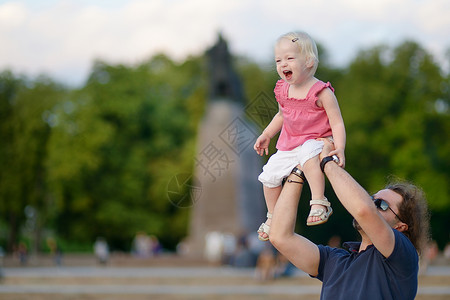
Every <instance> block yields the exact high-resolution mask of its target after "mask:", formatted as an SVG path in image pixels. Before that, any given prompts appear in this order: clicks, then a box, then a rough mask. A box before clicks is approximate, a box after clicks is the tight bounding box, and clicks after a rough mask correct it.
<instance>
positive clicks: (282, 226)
mask: <svg viewBox="0 0 450 300" xmlns="http://www.w3.org/2000/svg"><path fill="white" fill-rule="evenodd" d="M323 141H324V143H325V146H324V149H323V151H322V153H321V154H320V156H319V158H320V160H321V162H322V163H321V167H322V169H323V171H324V173H325V175H326V176H327V177H328V180H329V181H330V183H331V185H332V187H333V189H334V191H335V193H336V195H337V197H338V199H339V200H340V201H341V203H342V205H343V206H344V207H345V208H346V209H347V211H348V212H349V213H350V214H351V215H352V216H353V217H354V221H353V225H354V227H355V229H357V230H358V232H359V233H360V234H361V243H346V244H347V245H349V246H350V252H349V251H346V250H343V249H339V248H331V247H327V246H322V245H316V244H314V243H313V242H311V241H309V240H308V239H306V238H305V237H303V236H300V235H297V234H295V233H294V227H295V222H296V215H297V207H298V201H299V200H298V199H299V198H300V194H301V190H302V186H303V181H304V176H302V175H303V174H299V173H300V172H298V173H297V174H295V172H293V174H291V175H290V176H289V177H288V180H287V181H286V184H285V185H284V187H283V191H282V193H281V195H280V197H279V199H278V201H277V204H276V206H275V209H274V212H273V219H272V225H271V231H270V235H269V238H270V241H271V242H272V244H273V245H274V246H275V247H276V248H277V249H278V251H280V253H281V254H283V255H284V256H285V257H287V258H288V259H289V260H290V261H291V262H292V263H293V264H294V265H296V266H297V267H298V268H299V269H301V270H303V271H305V272H306V273H308V274H310V276H312V277H315V278H317V279H319V280H321V281H322V282H323V285H322V292H321V299H333V300H336V299H346V300H347V299H365V300H366V299H394V300H399V299H414V297H415V296H416V293H417V275H418V260H419V257H418V252H419V254H420V252H421V249H422V246H423V245H424V244H425V242H426V241H427V237H428V226H429V225H428V212H427V206H426V201H425V198H424V195H423V193H422V192H421V191H420V190H419V189H418V188H417V187H415V186H413V185H410V184H405V183H401V184H395V185H391V186H388V187H386V188H385V189H383V190H381V191H379V192H377V193H376V194H375V195H373V196H372V197H371V196H370V195H369V194H368V193H367V192H366V191H365V190H364V189H363V188H362V187H361V186H360V185H359V184H358V183H357V182H356V181H355V180H354V179H353V178H352V177H351V176H350V174H349V173H347V172H346V171H345V170H344V169H342V168H341V167H339V165H338V164H337V163H336V162H335V161H334V160H333V158H331V157H330V156H328V153H330V152H331V150H332V149H333V145H332V144H331V143H330V142H328V140H323ZM344 245H345V244H344Z"/></svg>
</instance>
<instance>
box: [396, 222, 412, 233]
mask: <svg viewBox="0 0 450 300" xmlns="http://www.w3.org/2000/svg"><path fill="white" fill-rule="evenodd" d="M408 228H409V227H408V224H406V223H403V222H399V223H397V225H395V227H394V229H397V230H398V231H400V232H405V231H408Z"/></svg>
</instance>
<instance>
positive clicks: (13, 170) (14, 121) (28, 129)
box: [0, 71, 66, 251]
mask: <svg viewBox="0 0 450 300" xmlns="http://www.w3.org/2000/svg"><path fill="white" fill-rule="evenodd" d="M65 93H66V92H65V90H64V89H63V88H62V87H60V86H58V85H56V84H55V83H54V82H52V81H51V80H50V79H48V78H45V77H39V78H37V79H36V80H34V81H29V80H27V79H26V78H18V77H15V76H14V75H13V74H12V73H11V72H8V71H6V72H3V73H2V74H1V75H0V105H1V107H0V114H1V117H0V136H1V139H2V146H1V147H0V169H1V172H0V214H1V217H2V219H3V220H5V223H6V224H7V231H8V236H7V249H8V250H11V249H12V248H13V246H14V245H15V244H16V243H17V242H18V239H19V230H20V229H21V225H22V224H23V222H24V221H25V217H26V216H25V212H27V214H28V218H29V220H28V221H29V222H28V229H29V233H30V236H29V238H31V240H32V241H34V243H33V244H32V246H33V248H34V249H32V250H34V251H36V250H37V249H38V248H39V241H40V235H41V232H42V229H43V226H44V223H45V222H46V219H47V218H48V217H49V214H51V211H49V207H48V201H49V198H48V197H47V196H48V195H47V187H46V183H45V177H46V172H47V170H46V168H45V166H44V165H43V162H44V160H45V157H46V153H47V151H46V147H47V143H48V138H49V136H50V125H49V123H51V122H52V120H51V118H50V115H49V114H48V112H49V110H50V109H51V107H52V106H53V105H54V104H55V103H57V102H58V101H59V99H61V98H62V97H64V95H65ZM25 208H27V209H25Z"/></svg>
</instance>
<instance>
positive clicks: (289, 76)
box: [283, 71, 292, 80]
mask: <svg viewBox="0 0 450 300" xmlns="http://www.w3.org/2000/svg"><path fill="white" fill-rule="evenodd" d="M283 74H284V77H286V79H287V80H289V79H291V78H292V71H283Z"/></svg>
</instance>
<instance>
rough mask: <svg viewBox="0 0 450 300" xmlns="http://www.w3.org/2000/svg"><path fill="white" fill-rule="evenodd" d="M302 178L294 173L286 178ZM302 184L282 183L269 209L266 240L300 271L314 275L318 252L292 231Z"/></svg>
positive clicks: (317, 269) (313, 246) (318, 258)
mask: <svg viewBox="0 0 450 300" xmlns="http://www.w3.org/2000/svg"><path fill="white" fill-rule="evenodd" d="M289 179H291V180H293V181H303V180H302V179H300V178H299V177H297V176H296V175H293V174H291V175H289V177H288V180H289ZM302 188H303V184H299V183H295V182H286V184H285V185H284V187H283V190H282V191H281V194H280V197H279V198H278V200H277V203H276V205H275V209H274V211H273V217H272V223H271V225H270V234H269V238H270V242H271V243H272V244H273V245H274V247H275V248H277V250H278V251H280V253H281V254H283V255H284V256H285V257H286V258H287V259H288V260H289V261H290V262H291V263H293V264H294V265H295V266H296V267H297V268H299V269H301V270H303V271H304V272H306V273H308V274H310V275H312V276H317V275H318V271H319V262H320V253H319V248H318V247H317V245H316V244H314V243H312V242H311V241H310V240H308V239H306V238H305V237H303V236H300V235H298V234H296V233H295V232H294V229H295V222H296V219H297V208H298V201H299V199H300V194H301V191H302Z"/></svg>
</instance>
